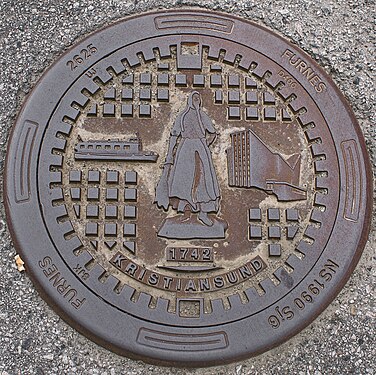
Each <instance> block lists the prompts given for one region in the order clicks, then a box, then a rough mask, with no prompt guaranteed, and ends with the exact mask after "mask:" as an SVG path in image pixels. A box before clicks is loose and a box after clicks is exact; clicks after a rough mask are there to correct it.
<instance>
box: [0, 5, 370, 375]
mask: <svg viewBox="0 0 376 375" xmlns="http://www.w3.org/2000/svg"><path fill="white" fill-rule="evenodd" d="M182 6H200V7H204V8H209V9H213V10H220V11H224V12H229V13H232V14H236V15H239V16H242V17H244V18H247V19H250V20H253V21H255V22H257V23H259V24H261V25H265V26H266V27H268V28H270V29H271V30H273V31H275V32H277V33H279V34H280V35H283V36H284V37H286V38H288V39H290V40H292V41H293V42H294V43H296V44H297V45H299V46H300V47H301V48H302V49H303V50H305V51H306V52H307V53H308V54H309V55H310V56H311V57H312V58H313V59H315V60H316V61H317V62H318V63H319V64H320V65H321V66H322V67H323V68H324V69H325V70H326V71H327V72H328V73H329V74H330V75H331V76H332V78H333V80H334V81H335V82H336V84H337V85H338V87H339V88H340V90H341V91H342V92H343V93H344V95H345V96H346V98H347V99H348V101H349V102H350V104H351V106H352V108H353V110H354V112H355V115H356V117H357V119H358V121H359V123H360V126H361V128H362V131H363V134H364V136H365V138H366V142H367V147H368V150H369V153H370V157H371V161H372V166H373V169H374V171H375V169H376V126H375V117H376V116H375V112H376V111H375V89H374V87H375V67H376V64H375V49H374V48H375V47H374V46H375V16H376V14H375V13H376V12H375V2H374V1H366V0H360V1H355V0H352V1H346V0H341V1H330V0H322V1H310V0H309V1H308V0H306V1H303V0H299V1H297V0H294V1H289V2H285V1H263V2H261V1H255V0H238V1H235V0H216V1H197V2H192V1H184V0H179V1H170V0H163V1H160V0H151V1H144V0H135V1H120V0H101V1H99V0H93V1H89V0H85V1H76V2H74V1H66V0H60V1H59V0H56V1H36V0H29V1H4V0H0V63H1V67H0V181H1V183H2V181H3V179H2V173H3V168H4V160H5V155H6V148H7V139H8V137H9V133H10V130H11V127H12V125H13V124H14V121H15V118H16V114H17V112H18V111H19V109H20V107H21V105H22V103H23V101H24V99H25V97H26V95H27V94H28V93H29V92H30V90H31V89H32V88H33V86H34V85H35V83H36V82H37V80H38V79H39V78H40V77H41V75H42V74H43V72H44V71H45V70H46V69H47V68H48V66H49V65H50V64H51V63H52V62H53V61H54V60H56V59H57V58H58V57H59V56H60V55H61V54H62V53H63V52H64V51H65V50H66V49H67V48H68V47H69V46H71V45H73V44H74V43H75V42H76V41H78V40H80V39H81V38H83V37H84V36H86V35H88V34H89V33H91V32H93V31H95V30H97V29H98V28H100V27H102V26H105V25H109V24H111V23H113V22H115V21H116V20H119V19H121V18H123V17H126V16H127V15H129V14H137V13H141V12H143V11H146V10H151V9H157V8H159V9H162V8H172V7H182ZM1 185H2V184H1ZM0 200H1V203H0V375H7V374H38V375H41V374H72V373H76V374H103V375H105V374H107V375H114V374H142V375H146V374H166V375H169V374H196V375H199V374H200V375H201V374H205V375H211V374H217V375H219V374H236V375H241V374H374V373H376V360H375V358H376V343H375V337H376V308H375V299H376V298H375V296H376V293H375V285H376V284H375V276H376V264H375V259H376V256H375V248H376V234H375V231H374V230H373V231H372V232H371V236H370V239H369V241H368V243H367V245H366V248H365V251H364V254H363V256H362V258H361V260H360V262H359V264H358V266H357V268H356V270H355V272H354V274H353V275H352V276H351V279H350V280H349V282H348V283H347V285H346V286H345V287H344V289H343V290H342V292H341V293H340V294H339V296H338V297H337V298H336V299H335V301H334V302H333V303H332V304H331V305H330V306H329V307H328V308H327V309H326V310H325V311H324V312H323V313H322V314H321V315H320V316H319V317H318V318H317V319H316V320H315V321H314V322H313V323H312V324H311V325H310V326H309V327H308V328H306V329H305V330H303V331H302V332H301V333H300V334H298V335H297V336H295V337H294V338H292V339H290V340H289V341H288V342H286V343H285V344H283V345H281V346H279V347H278V348H276V349H273V350H271V351H269V352H267V353H265V354H263V355H260V356H258V357H255V358H251V359H249V360H247V361H243V362H239V363H234V364H231V365H227V366H219V367H215V368H207V369H195V370H188V369H174V368H161V367H158V366H152V365H148V364H145V363H143V362H139V361H133V360H130V359H127V358H123V357H120V356H118V355H115V354H113V353H111V352H109V351H107V350H106V349H104V348H101V347H99V346H97V345H96V344H94V343H93V342H91V341H89V340H88V339H86V338H85V337H83V336H82V335H80V334H79V333H77V332H76V331H75V330H74V329H73V328H71V327H70V326H68V325H67V324H66V323H65V322H64V321H63V320H62V319H60V318H59V317H58V316H57V315H56V314H55V313H54V312H53V311H52V310H51V309H50V308H49V307H48V306H47V304H46V303H45V302H44V301H43V300H42V299H41V297H40V296H39V295H38V293H37V292H36V290H35V288H34V287H33V285H32V283H31V282H30V280H29V279H28V277H27V276H26V275H25V274H24V273H19V272H18V271H17V268H16V265H15V262H14V256H15V255H16V250H15V249H14V247H13V245H12V242H11V239H10V235H9V232H8V229H7V225H6V220H5V213H4V206H3V195H2V189H1V191H0ZM374 227H375V213H374V221H373V228H374Z"/></svg>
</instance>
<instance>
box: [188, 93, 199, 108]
mask: <svg viewBox="0 0 376 375" xmlns="http://www.w3.org/2000/svg"><path fill="white" fill-rule="evenodd" d="M200 106H201V95H200V93H199V92H198V91H192V92H191V93H190V95H189V97H188V107H191V108H194V109H196V110H198V109H199V108H200Z"/></svg>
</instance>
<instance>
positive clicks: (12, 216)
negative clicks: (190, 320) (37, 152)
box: [5, 8, 372, 366]
mask: <svg viewBox="0 0 376 375" xmlns="http://www.w3.org/2000/svg"><path fill="white" fill-rule="evenodd" d="M182 12H190V13H191V12H193V13H201V14H209V15H210V14H218V15H221V16H223V17H226V18H230V19H233V20H234V21H235V22H240V23H241V24H243V25H248V27H250V28H256V29H260V30H263V31H265V32H267V33H269V34H271V36H272V38H275V39H278V40H280V41H281V43H282V44H284V45H286V46H289V47H290V48H293V50H294V51H298V52H299V54H300V55H302V56H303V57H305V58H306V59H308V60H309V62H310V64H312V65H313V66H314V67H315V69H317V70H318V71H319V72H320V74H321V75H322V76H323V77H324V78H325V79H326V81H327V83H328V84H329V85H330V88H331V89H332V90H333V91H334V93H335V95H336V99H337V100H339V102H340V104H341V105H342V106H343V108H344V109H345V110H346V112H347V116H348V117H349V118H350V119H351V122H352V125H353V130H354V131H355V133H356V137H357V139H356V141H357V142H358V143H359V146H360V150H361V158H362V167H363V172H364V176H365V178H364V180H365V181H363V184H362V187H363V186H365V187H366V188H365V190H366V195H365V197H364V199H363V205H364V216H363V217H362V223H364V225H362V227H361V228H362V229H361V231H360V232H358V237H357V239H356V242H357V246H356V249H355V251H354V252H353V255H352V257H351V259H349V262H348V263H346V265H345V268H344V269H343V270H342V271H341V274H340V278H339V280H337V282H336V284H335V285H334V286H332V287H331V288H330V291H328V292H325V293H326V294H325V295H324V299H322V300H321V303H320V304H319V305H316V306H315V308H314V309H312V310H313V312H311V313H310V315H309V316H308V317H305V319H302V318H301V319H300V320H298V321H296V322H295V325H294V327H291V326H289V327H288V332H283V333H281V332H279V333H278V335H275V336H276V337H275V338H274V341H273V342H270V343H269V344H268V345H265V344H264V345H261V346H259V347H258V349H257V350H254V351H252V352H249V351H246V352H245V351H244V350H238V351H237V353H233V354H232V355H231V356H228V355H227V356H223V357H222V358H221V359H219V358H217V359H215V358H213V357H211V356H210V357H209V356H208V358H206V359H203V358H199V356H196V357H195V358H194V359H193V360H190V361H187V357H186V356H185V357H184V356H181V357H179V358H178V357H175V358H173V359H172V360H170V359H169V358H167V357H166V356H163V357H155V356H153V354H152V353H151V352H150V351H149V352H148V351H147V350H146V351H145V353H146V354H141V353H140V352H139V351H137V350H136V351H132V350H129V349H128V350H127V349H124V348H120V347H119V346H118V342H117V340H113V341H111V340H108V339H109V337H108V335H107V337H105V338H104V336H103V332H101V329H96V328H95V327H89V325H91V326H92V324H91V323H92V322H91V323H90V324H87V325H86V326H85V322H80V319H78V320H77V315H74V314H72V312H70V311H69V310H67V307H66V305H64V304H63V303H61V302H59V301H56V299H54V297H53V295H52V294H51V291H47V290H46V289H45V286H43V282H42V281H41V280H40V276H39V274H38V273H37V268H36V264H33V260H32V254H30V253H29V252H28V249H29V246H28V245H27V244H26V246H25V247H23V246H22V244H21V242H22V240H21V237H22V235H21V234H20V230H19V229H16V228H15V227H14V221H16V220H17V219H18V218H19V217H20V216H19V215H22V214H20V213H19V212H18V210H15V208H14V207H15V206H14V203H13V202H11V199H12V197H13V195H14V187H13V178H12V177H13V174H12V173H13V172H12V167H13V162H14V158H15V154H14V152H15V148H17V147H16V145H15V141H12V140H13V139H14V138H15V137H16V136H17V131H18V132H19V128H20V127H21V123H22V120H24V116H25V113H26V112H27V110H28V106H29V105H30V102H31V101H32V100H33V98H34V97H35V96H36V95H38V94H39V91H43V87H42V86H43V84H44V80H45V79H46V76H47V75H49V74H50V73H52V74H58V73H59V69H61V66H60V67H59V63H61V62H62V60H63V58H64V57H65V56H67V54H69V53H70V52H71V51H72V50H73V49H74V48H78V47H79V46H80V45H82V44H83V43H85V42H86V41H87V40H90V39H91V38H95V37H96V36H99V35H101V36H102V37H103V36H104V35H105V34H106V33H107V32H109V31H110V29H111V28H113V27H115V26H119V25H121V24H122V23H123V22H128V21H130V20H133V19H141V18H147V17H151V16H153V15H160V14H169V13H170V14H171V13H182ZM140 23H141V22H140ZM85 70H86V69H85ZM16 139H17V138H16ZM9 176H12V177H9ZM5 187H6V188H5V194H6V199H5V207H6V214H7V218H8V223H9V228H10V232H11V234H12V238H13V241H14V243H15V247H16V249H17V251H19V253H20V254H21V256H22V258H23V259H24V260H25V267H26V270H27V272H28V274H29V275H30V278H31V279H32V281H33V283H34V284H35V285H36V286H37V288H38V291H39V293H40V294H41V295H42V296H43V298H44V299H46V300H47V302H48V303H49V304H50V306H51V307H52V308H53V309H54V310H56V311H57V312H58V314H59V315H60V316H62V317H63V318H64V319H65V320H66V321H68V323H69V324H71V325H72V326H74V327H75V328H76V329H77V330H79V331H80V332H82V333H83V334H85V335H86V336H87V337H89V338H90V339H92V340H93V341H96V342H97V343H99V344H100V345H102V346H105V347H109V348H110V349H111V350H113V351H115V352H117V353H119V354H123V355H124V354H125V355H127V356H130V357H133V358H138V359H143V360H145V361H148V362H152V363H156V364H162V365H171V364H174V365H177V366H209V365H215V364H219V363H228V362H231V361H234V360H239V359H241V358H246V357H248V356H250V355H251V354H252V355H255V354H258V353H261V352H262V351H265V350H267V349H269V348H271V347H274V346H276V345H278V344H279V343H281V342H283V341H286V340H287V339H288V338H289V337H291V336H293V335H295V334H296V333H297V332H299V331H300V330H301V329H303V328H304V327H305V326H307V325H308V324H309V323H310V322H311V321H313V320H314V319H315V318H316V317H317V316H318V315H319V314H320V313H321V312H322V311H323V310H324V309H325V308H326V307H327V306H328V305H329V304H330V303H331V301H332V300H333V299H334V297H335V296H336V295H337V294H338V293H339V291H340V290H341V289H342V287H343V286H344V284H345V283H346V281H347V280H348V278H349V276H350V274H351V272H352V270H353V269H354V268H355V266H356V264H357V262H358V260H359V258H360V255H361V253H362V250H363V248H364V246H365V243H366V240H367V237H368V233H369V230H370V223H371V212H372V178H371V167H370V162H369V160H368V154H367V151H366V147H365V143H364V141H363V137H362V133H361V130H360V127H359V125H358V123H357V121H356V119H355V116H354V114H353V113H352V111H351V109H350V106H349V105H348V103H347V102H346V100H345V99H344V97H343V95H342V94H341V92H340V91H339V89H338V88H337V87H336V86H335V84H334V83H333V81H332V80H331V78H330V77H329V75H328V74H327V73H326V72H325V71H324V70H323V69H322V68H321V67H320V66H319V65H318V64H317V63H316V62H315V61H313V60H312V59H311V58H310V57H309V56H308V55H307V54H306V53H305V52H304V51H302V50H300V49H297V48H296V47H295V46H294V45H293V44H292V43H290V42H289V41H287V40H285V39H283V38H282V37H281V36H279V35H278V34H276V33H275V32H274V31H271V30H269V29H267V28H265V27H263V26H260V25H258V24H256V23H253V22H251V21H248V20H244V19H242V18H239V17H236V16H233V15H229V14H227V13H219V12H212V11H207V10H203V9H197V8H181V9H178V10H163V11H151V12H147V13H144V14H142V15H133V16H130V17H127V18H125V19H121V20H119V21H117V22H115V23H113V24H111V25H109V26H107V27H105V28H103V29H100V30H99V31H97V32H94V33H92V34H90V35H89V36H88V37H86V38H84V39H82V40H80V42H79V43H78V44H77V45H75V46H73V47H71V48H70V49H69V50H68V51H66V52H65V53H64V54H63V55H61V56H60V57H59V58H58V59H57V61H56V62H55V63H54V64H53V65H52V66H51V67H50V68H49V69H47V70H46V72H45V73H44V74H43V75H42V77H41V78H40V80H39V81H38V83H37V84H36V86H35V87H34V89H33V90H32V91H31V92H30V94H29V95H28V97H27V99H26V100H25V102H24V103H23V106H22V109H21V111H20V113H19V115H18V117H17V119H16V125H15V126H14V128H13V129H12V132H11V135H10V143H9V145H8V153H7V159H6V167H5ZM341 199H342V198H341ZM15 211H17V213H16V212H15ZM21 211H22V210H21ZM23 215H25V213H23ZM337 226H338V224H337V221H336V223H335V227H337ZM32 241H34V242H35V241H36V244H37V243H38V238H35V239H32ZM315 267H316V266H315ZM309 276H310V275H308V276H307V278H309ZM302 281H303V280H302ZM92 318H94V317H92ZM99 320H101V319H99ZM285 331H286V330H285ZM201 357H202V356H201Z"/></svg>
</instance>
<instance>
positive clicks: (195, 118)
mask: <svg viewBox="0 0 376 375" xmlns="http://www.w3.org/2000/svg"><path fill="white" fill-rule="evenodd" d="M201 104H202V103H201V96H200V94H199V92H197V91H193V92H191V93H190V95H189V96H188V104H187V106H186V108H185V109H184V111H182V112H181V113H179V114H178V116H177V118H176V120H175V123H174V126H173V128H172V130H171V133H170V141H169V147H168V152H167V156H166V161H165V164H164V167H163V172H162V175H161V178H160V180H159V183H158V185H157V188H156V195H155V202H156V204H157V206H158V207H159V208H164V209H165V210H167V209H168V207H169V206H171V207H172V208H173V209H174V210H176V211H177V212H178V213H179V214H178V215H176V216H173V217H170V218H167V219H165V220H164V222H163V224H162V226H161V228H160V230H159V232H158V235H159V236H161V237H166V238H176V239H188V238H208V239H209V238H224V237H225V231H226V229H227V223H226V222H225V221H223V220H221V219H219V218H218V217H217V216H216V214H217V213H218V211H219V202H220V191H219V185H218V181H217V176H216V172H215V169H214V164H213V160H212V157H211V152H210V149H209V146H210V145H211V144H212V143H213V142H214V141H215V139H216V136H217V134H216V131H215V128H214V126H213V122H212V120H211V119H210V118H209V116H208V115H207V114H206V113H205V112H203V111H202V109H201Z"/></svg>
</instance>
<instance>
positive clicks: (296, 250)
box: [5, 9, 371, 366]
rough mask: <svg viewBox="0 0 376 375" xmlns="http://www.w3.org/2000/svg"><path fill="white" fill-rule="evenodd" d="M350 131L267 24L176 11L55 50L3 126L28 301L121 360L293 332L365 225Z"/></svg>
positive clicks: (194, 359) (161, 359)
mask: <svg viewBox="0 0 376 375" xmlns="http://www.w3.org/2000/svg"><path fill="white" fill-rule="evenodd" d="M370 184H371V178H370V168H369V162H368V159H367V153H366V149H365V145H364V141H363V138H362V134H361V131H360V129H359V126H358V124H357V122H356V120H355V118H354V116H353V114H352V112H351V110H350V108H349V106H348V104H347V103H346V102H345V100H344V98H343V97H342V95H341V94H340V92H339V91H338V89H337V88H336V87H335V86H334V84H333V82H332V81H331V79H330V78H329V76H328V75H327V74H326V73H325V72H324V71H323V70H322V69H321V68H320V67H319V66H318V65H317V64H316V63H315V62H314V61H313V60H312V59H311V58H310V57H309V56H307V55H306V54H305V53H304V52H302V51H301V50H300V49H298V48H297V47H296V46H295V45H293V44H291V43H289V42H288V41H286V40H284V39H282V38H281V37H280V36H278V35H276V34H274V33H272V32H270V31H269V30H267V29H265V28H263V27H261V26H259V25H256V24H254V23H251V22H249V21H245V20H242V19H239V18H236V17H233V16H231V15H228V14H221V13H214V12H209V11H199V10H191V9H181V10H172V11H159V12H152V13H147V14H144V15H141V16H135V17H130V18H127V19H125V20H123V21H121V22H118V23H115V24H114V25H111V26H110V27H107V28H104V29H103V30H100V31H98V32H96V33H94V34H93V35H91V36H89V37H88V38H86V39H84V40H83V41H81V42H80V43H79V44H78V45H76V46H74V47H73V48H71V49H70V50H69V51H68V52H66V53H65V54H64V55H63V56H62V57H61V58H60V59H59V60H58V61H57V62H56V63H55V64H54V65H53V66H52V67H51V68H50V69H49V70H48V71H47V72H46V73H45V74H44V76H43V77H42V79H41V80H40V81H39V83H38V84H37V86H36V87H35V89H34V90H33V92H32V93H31V94H30V95H29V97H28V99H27V100H26V102H25V103H24V106H23V108H22V111H21V112H20V114H19V116H18V119H17V122H16V125H15V126H14V129H13V133H12V137H11V140H10V144H9V148H8V156H7V166H6V185H5V186H6V187H5V193H6V207H7V215H8V220H9V225H10V228H11V232H12V237H13V240H14V243H15V246H16V248H17V250H18V251H19V253H20V254H21V257H22V258H23V261H24V262H25V268H26V271H27V273H28V274H29V276H30V278H31V279H32V280H33V282H34V283H35V285H36V287H37V288H38V290H39V291H40V293H41V294H42V296H43V297H44V298H45V299H46V300H47V301H48V303H49V304H50V305H51V306H52V307H53V308H54V309H55V310H56V311H57V312H58V313H59V314H60V315H61V316H62V317H63V318H64V319H65V320H66V321H68V322H69V323H70V324H71V325H73V326H74V327H75V328H76V329H77V330H79V331H80V332H82V333H83V334H85V335H86V336H88V337H89V338H91V339H92V340H94V341H96V342H97V343H99V344H101V345H103V346H105V347H107V348H109V349H111V350H113V351H115V352H117V353H120V354H123V355H127V356H130V357H133V358H141V359H144V360H145V361H149V362H153V363H159V364H165V365H167V364H168V365H177V366H207V365H215V364H219V363H226V362H230V361H234V360H239V359H241V358H246V357H249V356H251V355H256V354H258V353H261V352H263V351H265V350H268V349H269V348H271V347H273V346H276V345H278V344H279V343H281V342H283V341H285V340H286V339H288V338H289V337H291V336H292V335H294V334H296V333H297V332H299V331H300V330H301V329H302V328H304V327H305V326H307V325H308V324H309V323H310V322H311V321H312V320H313V319H314V318H315V317H316V316H317V315H318V314H319V313H320V312H321V311H322V310H323V309H324V308H325V307H326V306H327V305H328V304H329V303H330V302H331V301H332V300H333V298H334V297H335V296H336V294H337V293H338V292H339V290H340V289H341V288H342V286H343V285H344V283H345V282H346V280H347V279H348V277H349V275H350V273H351V271H352V270H353V269H354V267H355V265H356V263H357V261H358V259H359V257H360V254H361V252H362V249H363V247H364V244H365V241H366V239H367V234H368V230H369V225H370V212H371V189H370Z"/></svg>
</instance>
